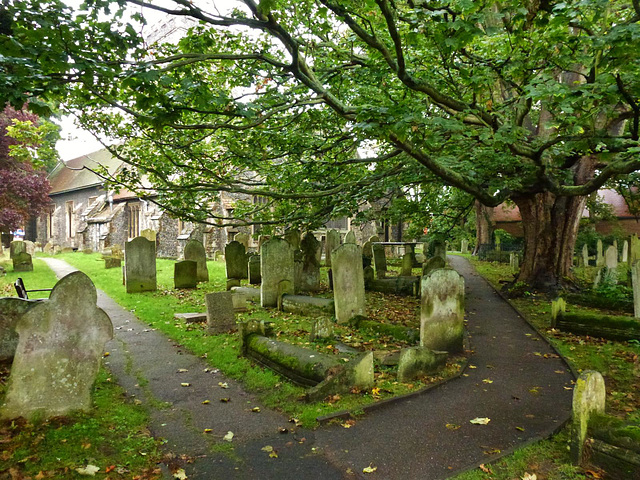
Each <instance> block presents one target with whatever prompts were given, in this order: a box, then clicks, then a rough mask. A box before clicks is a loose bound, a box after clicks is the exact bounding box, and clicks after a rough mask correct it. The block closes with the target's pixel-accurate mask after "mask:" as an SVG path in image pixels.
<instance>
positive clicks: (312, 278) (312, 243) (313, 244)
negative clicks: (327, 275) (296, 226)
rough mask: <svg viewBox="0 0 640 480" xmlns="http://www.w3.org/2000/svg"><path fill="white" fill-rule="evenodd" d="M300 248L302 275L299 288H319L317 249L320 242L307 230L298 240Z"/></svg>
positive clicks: (311, 289)
mask: <svg viewBox="0 0 640 480" xmlns="http://www.w3.org/2000/svg"><path fill="white" fill-rule="evenodd" d="M300 248H301V249H302V275H301V278H300V290H301V291H303V292H315V291H317V290H318V289H319V288H320V262H319V261H318V255H317V253H318V250H320V242H319V241H318V240H317V239H316V237H315V235H314V234H313V233H311V232H308V233H307V234H306V235H305V236H304V237H303V238H302V242H300Z"/></svg>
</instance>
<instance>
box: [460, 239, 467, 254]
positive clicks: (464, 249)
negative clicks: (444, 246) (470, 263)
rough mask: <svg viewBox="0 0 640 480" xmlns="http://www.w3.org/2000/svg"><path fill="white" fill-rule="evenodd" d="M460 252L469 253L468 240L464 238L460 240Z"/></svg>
mask: <svg viewBox="0 0 640 480" xmlns="http://www.w3.org/2000/svg"><path fill="white" fill-rule="evenodd" d="M460 253H469V240H467V239H466V238H463V239H462V241H461V242H460Z"/></svg>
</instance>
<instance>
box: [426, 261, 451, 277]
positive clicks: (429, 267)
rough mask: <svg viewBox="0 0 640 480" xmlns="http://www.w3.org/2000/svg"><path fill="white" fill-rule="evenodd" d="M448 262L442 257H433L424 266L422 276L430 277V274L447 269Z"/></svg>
mask: <svg viewBox="0 0 640 480" xmlns="http://www.w3.org/2000/svg"><path fill="white" fill-rule="evenodd" d="M446 266H447V262H446V260H445V259H444V258H442V257H431V258H430V259H429V260H427V261H426V262H425V263H423V264H422V276H423V277H424V276H425V275H429V273H431V272H433V271H434V270H437V269H439V268H445V267H446Z"/></svg>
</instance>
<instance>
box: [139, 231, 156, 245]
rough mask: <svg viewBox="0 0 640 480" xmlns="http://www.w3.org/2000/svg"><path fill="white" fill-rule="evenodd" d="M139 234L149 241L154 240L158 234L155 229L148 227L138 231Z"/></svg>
mask: <svg viewBox="0 0 640 480" xmlns="http://www.w3.org/2000/svg"><path fill="white" fill-rule="evenodd" d="M140 236H141V237H144V238H146V239H147V240H149V241H150V242H155V241H157V239H158V234H157V233H156V231H155V230H151V229H150V228H145V229H144V230H142V231H141V232H140Z"/></svg>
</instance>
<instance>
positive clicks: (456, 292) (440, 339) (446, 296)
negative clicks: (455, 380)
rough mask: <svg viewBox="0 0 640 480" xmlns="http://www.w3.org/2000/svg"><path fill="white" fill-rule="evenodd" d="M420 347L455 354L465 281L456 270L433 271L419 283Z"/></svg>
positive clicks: (460, 332) (461, 324)
mask: <svg viewBox="0 0 640 480" xmlns="http://www.w3.org/2000/svg"><path fill="white" fill-rule="evenodd" d="M421 291H422V305H421V309H420V345H421V346H423V347H428V348H430V349H431V350H442V351H447V352H449V353H458V352H461V351H462V350H463V338H464V278H463V277H462V276H461V275H460V274H459V273H458V272H456V271H455V270H450V269H439V270H434V271H432V272H431V273H430V274H428V275H427V276H425V277H422V283H421Z"/></svg>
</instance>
